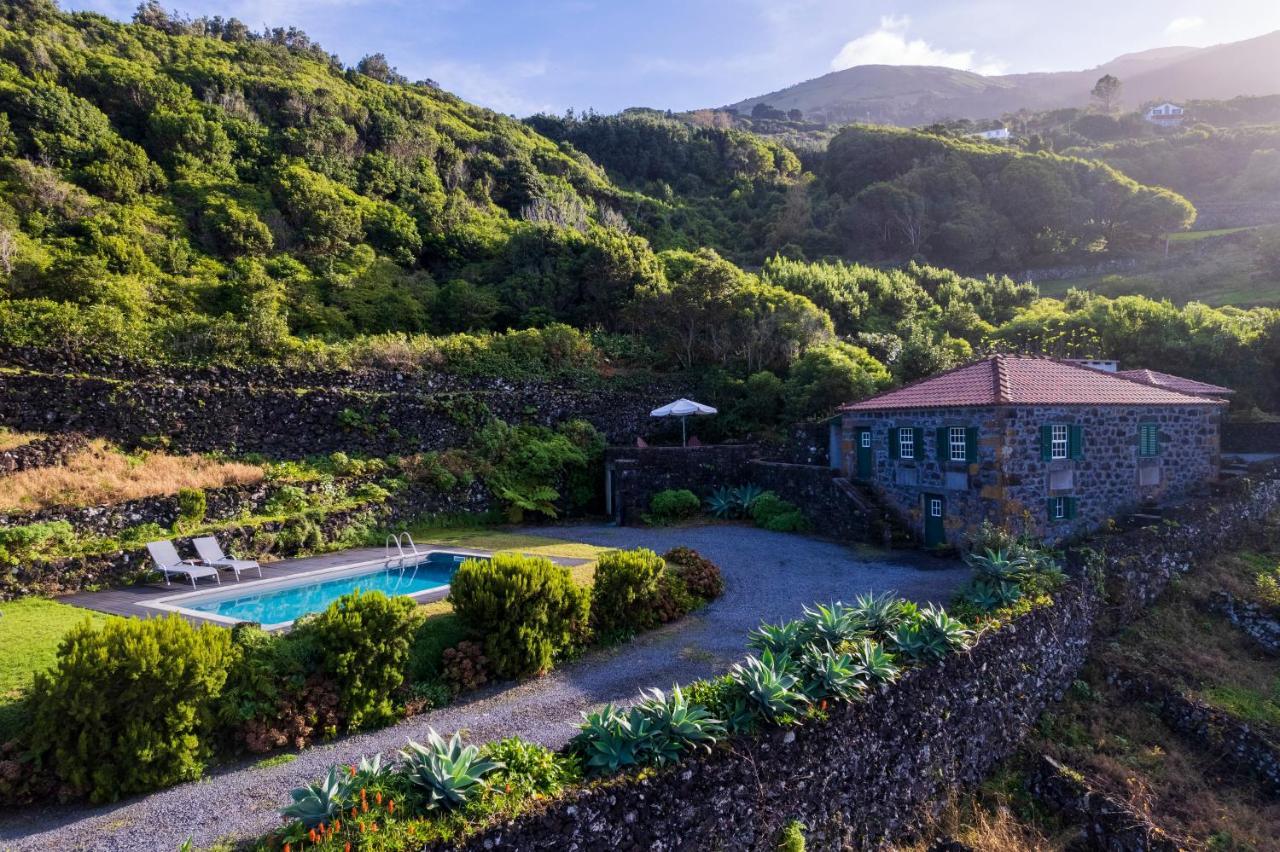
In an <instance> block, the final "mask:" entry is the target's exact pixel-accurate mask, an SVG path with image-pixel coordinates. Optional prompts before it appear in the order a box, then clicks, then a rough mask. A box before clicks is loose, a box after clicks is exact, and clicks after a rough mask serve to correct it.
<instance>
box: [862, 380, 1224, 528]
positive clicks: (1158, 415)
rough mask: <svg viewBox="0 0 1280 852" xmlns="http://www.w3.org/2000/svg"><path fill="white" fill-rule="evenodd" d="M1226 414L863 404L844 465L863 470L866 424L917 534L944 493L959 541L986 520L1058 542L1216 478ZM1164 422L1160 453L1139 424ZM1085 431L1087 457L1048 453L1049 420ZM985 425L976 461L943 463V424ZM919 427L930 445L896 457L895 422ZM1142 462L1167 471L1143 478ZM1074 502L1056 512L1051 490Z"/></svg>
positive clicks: (892, 494) (884, 482)
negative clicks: (1142, 445) (1063, 515)
mask: <svg viewBox="0 0 1280 852" xmlns="http://www.w3.org/2000/svg"><path fill="white" fill-rule="evenodd" d="M1219 418H1220V413H1219V410H1218V409H1217V408H1216V407H1210V406H1035V407H1032V406H1026V407H1017V406H1013V407H1000V408H974V409H955V408H940V409H926V410H910V411H889V412H856V413H850V414H848V415H846V417H845V420H844V427H843V428H844V464H845V469H846V471H847V472H848V473H849V474H850V475H851V476H853V475H856V447H855V443H856V440H857V430H858V429H859V428H861V427H870V428H871V430H872V452H873V465H872V476H871V477H870V479H869V485H870V486H871V487H872V488H873V489H874V490H875V491H876V492H877V493H878V494H880V495H882V497H883V498H884V499H885V500H886V502H887V503H888V504H889V505H890V506H891V507H893V508H894V509H895V510H896V511H897V512H898V513H899V514H900V516H901V517H902V518H903V520H904V521H905V522H906V523H907V525H908V526H909V527H910V528H911V529H913V530H914V531H915V532H916V533H917V534H918V535H923V530H924V497H925V495H937V496H941V497H942V498H943V499H944V501H945V529H946V538H947V541H948V542H949V543H951V544H958V543H960V542H961V541H962V540H963V539H964V537H965V536H966V535H968V534H969V533H972V532H973V531H974V530H975V529H976V528H977V527H978V526H979V525H980V524H981V523H982V521H983V520H990V521H992V522H993V523H1000V524H1007V525H1008V524H1012V525H1013V526H1015V527H1019V528H1024V529H1027V530H1028V531H1029V532H1032V533H1034V534H1035V535H1037V536H1040V537H1042V538H1045V539H1046V540H1049V541H1061V540H1063V539H1066V538H1069V537H1071V536H1073V535H1077V534H1080V533H1084V532H1088V531H1090V530H1093V529H1096V528H1097V527H1098V526H1099V525H1100V524H1101V523H1103V522H1104V521H1105V520H1107V519H1108V518H1111V517H1114V516H1115V515H1117V514H1119V513H1123V512H1125V511H1128V510H1131V509H1133V508H1135V507H1137V506H1139V505H1141V504H1143V503H1144V502H1146V501H1155V502H1162V501H1167V500H1170V499H1173V498H1178V497H1181V496H1184V495H1186V494H1188V493H1190V492H1192V491H1194V490H1195V489H1197V488H1199V487H1202V486H1203V485H1204V484H1205V483H1206V482H1209V481H1212V480H1214V479H1216V477H1217V471H1218V464H1219V456H1220V449H1219ZM1145 422H1155V423H1158V424H1159V432H1160V452H1159V455H1157V456H1156V457H1154V458H1151V459H1144V458H1141V457H1140V456H1139V453H1138V432H1139V424H1140V423H1145ZM1051 423H1058V424H1066V425H1072V426H1079V427H1081V428H1082V429H1083V436H1084V437H1083V455H1082V457H1081V458H1079V459H1075V460H1072V459H1065V460H1056V461H1045V460H1044V459H1043V457H1042V454H1041V427H1042V426H1044V425H1045V424H1051ZM951 426H963V427H976V428H977V430H978V447H977V460H976V461H975V462H973V463H965V462H950V461H939V456H938V441H937V437H936V435H937V430H938V429H939V428H947V427H951ZM894 427H899V428H907V427H918V428H921V429H922V430H923V433H924V434H923V438H924V445H923V446H922V447H917V448H916V458H914V459H911V460H905V459H894V458H890V452H889V434H890V433H889V430H890V429H891V428H894ZM1140 468H1142V469H1147V468H1154V469H1155V470H1156V471H1157V472H1158V473H1157V474H1156V475H1155V476H1154V477H1153V478H1152V481H1151V483H1150V484H1143V480H1142V478H1141V474H1140ZM1056 496H1063V497H1071V498H1074V500H1075V507H1076V514H1075V517H1074V518H1070V519H1066V520H1051V519H1050V517H1049V504H1048V500H1049V498H1050V497H1056Z"/></svg>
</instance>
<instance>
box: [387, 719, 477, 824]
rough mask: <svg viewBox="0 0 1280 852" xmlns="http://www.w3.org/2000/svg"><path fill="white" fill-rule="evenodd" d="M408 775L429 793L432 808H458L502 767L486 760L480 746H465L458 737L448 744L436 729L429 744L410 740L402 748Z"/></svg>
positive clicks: (428, 732) (430, 731) (429, 805)
mask: <svg viewBox="0 0 1280 852" xmlns="http://www.w3.org/2000/svg"><path fill="white" fill-rule="evenodd" d="M400 757H401V758H403V759H404V764H405V773H406V774H407V775H408V778H409V781H410V782H411V783H412V784H414V785H415V786H418V787H420V788H422V789H423V790H424V791H425V792H426V794H427V802H426V804H427V807H428V808H436V807H441V808H455V807H457V806H458V805H462V804H465V803H466V801H467V800H468V799H470V798H471V797H472V796H473V795H475V794H476V793H477V792H479V791H480V790H482V789H484V786H485V781H484V776H486V775H488V774H489V773H490V772H492V771H494V770H495V769H501V768H502V764H501V763H499V762H497V761H495V760H485V759H484V758H483V757H481V755H480V749H479V748H478V747H476V746H473V745H469V746H464V745H463V744H462V737H461V735H459V734H456V733H455V734H454V735H453V737H452V739H450V740H449V741H448V742H447V743H446V742H445V741H444V739H443V738H441V736H440V735H439V734H437V733H436V731H435V729H434V728H428V729H427V743H426V745H422V744H421V743H416V742H414V741H413V740H409V746H408V748H405V749H402V750H401V752H400Z"/></svg>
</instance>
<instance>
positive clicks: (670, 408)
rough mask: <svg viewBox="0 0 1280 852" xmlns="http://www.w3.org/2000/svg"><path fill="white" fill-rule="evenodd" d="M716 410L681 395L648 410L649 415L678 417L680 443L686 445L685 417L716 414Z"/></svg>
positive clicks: (687, 440)
mask: <svg viewBox="0 0 1280 852" xmlns="http://www.w3.org/2000/svg"><path fill="white" fill-rule="evenodd" d="M716 413H717V412H716V410H715V409H714V408H712V407H711V406H709V405H703V404H702V403H700V402H694V401H693V400H691V399H685V398H683V397H681V398H680V399H677V400H676V401H675V402H669V403H667V404H666V405H664V406H662V407H661V408H655V409H654V410H653V411H650V412H649V416H650V417H679V418H680V445H681V446H682V447H687V446H688V445H689V439H688V436H687V434H686V431H685V422H684V421H685V418H686V417H691V416H693V417H702V416H706V415H708V414H716Z"/></svg>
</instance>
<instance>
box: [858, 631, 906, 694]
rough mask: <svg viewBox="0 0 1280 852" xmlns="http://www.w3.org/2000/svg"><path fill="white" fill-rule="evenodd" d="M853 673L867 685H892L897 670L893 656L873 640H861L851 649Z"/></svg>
mask: <svg viewBox="0 0 1280 852" xmlns="http://www.w3.org/2000/svg"><path fill="white" fill-rule="evenodd" d="M852 656H853V671H854V674H856V675H857V676H858V677H860V678H862V679H863V680H865V681H866V682H867V683H869V684H880V683H892V682H893V681H895V680H897V679H898V674H899V669H898V666H897V665H896V664H895V663H894V661H893V654H890V653H889V652H888V651H886V650H885V649H884V646H883V645H881V644H880V643H879V642H876V641H875V640H873V639H863V640H862V641H861V642H859V643H858V644H857V646H856V647H855V648H854V649H853V654H852Z"/></svg>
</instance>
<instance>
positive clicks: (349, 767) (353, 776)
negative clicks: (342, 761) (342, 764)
mask: <svg viewBox="0 0 1280 852" xmlns="http://www.w3.org/2000/svg"><path fill="white" fill-rule="evenodd" d="M347 769H349V770H351V777H352V778H355V777H356V767H355V764H354V763H353V764H352V765H350V766H348V767H347Z"/></svg>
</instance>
